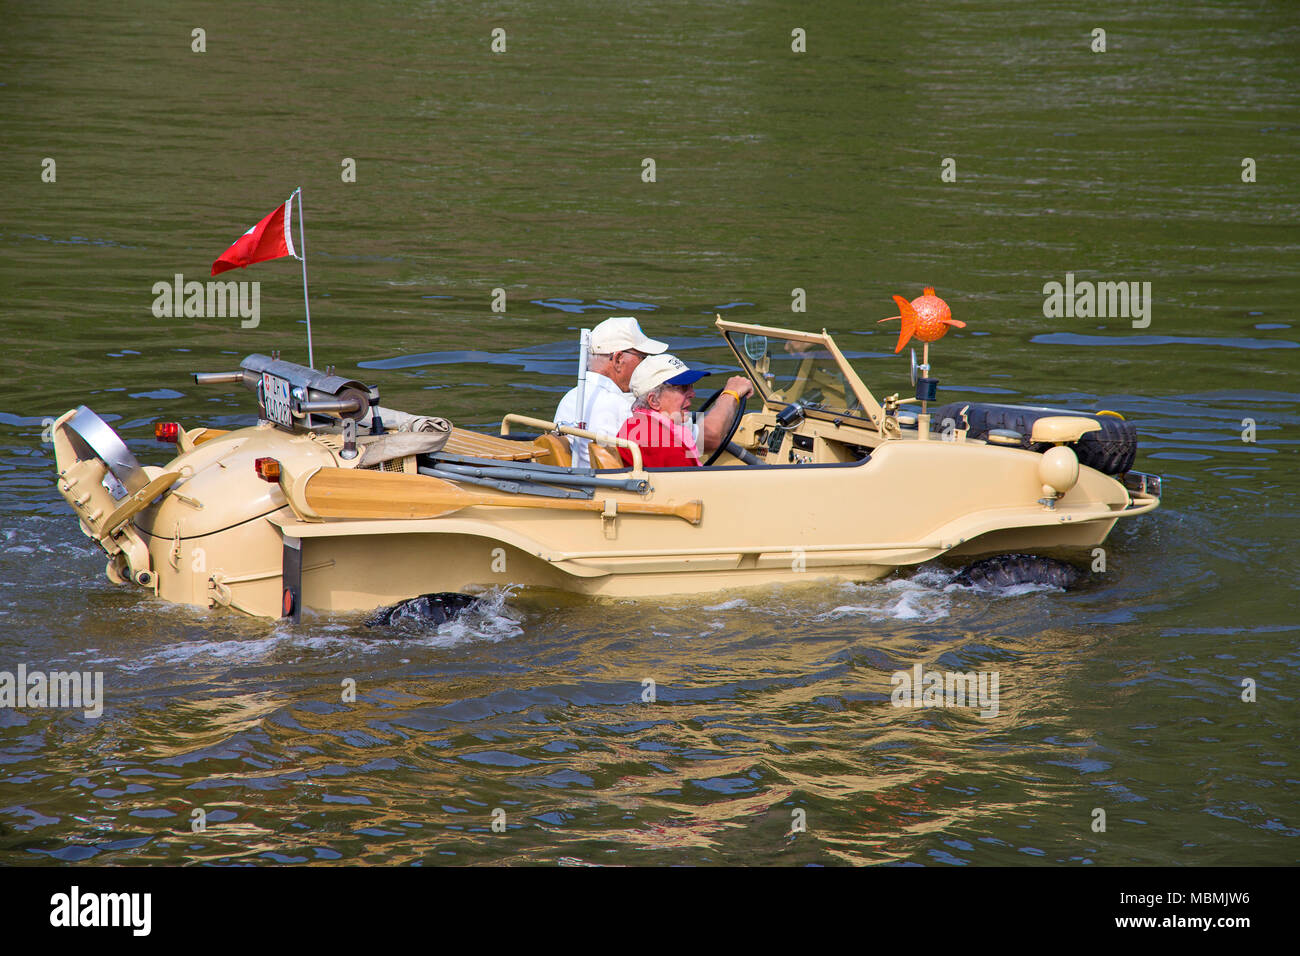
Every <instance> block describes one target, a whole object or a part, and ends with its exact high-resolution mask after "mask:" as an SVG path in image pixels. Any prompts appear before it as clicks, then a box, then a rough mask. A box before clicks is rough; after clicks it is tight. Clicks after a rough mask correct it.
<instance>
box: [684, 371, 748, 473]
mask: <svg viewBox="0 0 1300 956" xmlns="http://www.w3.org/2000/svg"><path fill="white" fill-rule="evenodd" d="M726 390H727V388H726V386H725V385H724V386H723V387H722V388H720V389H718V390H717V391H716V392H714V393H713V394H712V395H710V396H709V397H708V398H707V399H705V401H704V404H703V405H701V406H700V410H699V411H698V412H697V413H696V415H695V418H696V421H702V420H703V418H704V414H705V413H706V412H707V411H708V410H709V409H710V408H712V407H713V403H714V402H716V401H717V400H718V396H719V395H721V394H722V393H723V392H725V391H726ZM748 404H749V396H748V395H746V396H745V397H744V398H742V399H741V400H740V407H739V408H738V409H736V416H735V418H733V419H732V421H731V427H730V428H729V429H727V434H726V435H724V436H723V438H722V441H720V442H718V447H717V448H715V449H713V454H712V455H710V456H709V460H708V461H706V462H704V466H705V467H706V468H707V467H708V466H709V465H711V464H713V463H714V462H715V461H717V460H718V456H719V455H721V454H722V453H723V452H724V451H725V450H726V448H727V446H728V445H730V444H731V439H732V437H733V436H734V435H735V434H736V429H738V428H739V427H740V420H741V419H742V418H744V417H745V406H746V405H748Z"/></svg>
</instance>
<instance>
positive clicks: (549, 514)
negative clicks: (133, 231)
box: [54, 318, 1159, 617]
mask: <svg viewBox="0 0 1300 956" xmlns="http://www.w3.org/2000/svg"><path fill="white" fill-rule="evenodd" d="M717 325H718V328H719V329H720V330H721V331H722V332H723V334H724V336H725V337H726V338H727V341H728V343H729V344H730V345H731V346H732V348H733V350H735V351H736V354H737V358H738V359H740V361H741V363H742V365H743V366H745V368H746V371H748V372H749V373H750V374H751V377H754V378H755V379H756V383H757V384H758V386H759V388H758V392H757V393H756V399H760V400H761V403H760V402H758V401H756V402H755V404H757V405H758V406H759V407H756V408H753V409H751V410H749V411H748V413H747V414H746V415H745V416H744V418H743V419H742V422H741V424H740V426H739V428H738V430H737V432H736V436H735V442H736V443H737V444H739V445H741V446H744V447H746V448H748V449H751V450H753V449H757V448H764V449H766V448H767V447H768V446H769V445H770V444H771V441H772V438H771V436H772V432H773V430H774V428H775V422H776V415H777V413H778V412H779V411H781V409H782V408H784V407H785V406H786V401H787V400H793V399H794V398H796V397H798V396H796V395H795V394H794V393H795V392H796V391H806V390H807V389H809V388H814V387H817V388H820V389H822V394H823V397H825V395H827V394H831V395H834V394H838V393H837V392H836V389H837V388H842V389H843V393H842V401H841V402H840V403H839V404H843V405H846V406H849V407H852V408H853V409H854V412H853V413H851V414H850V413H837V412H836V411H834V410H830V411H827V410H824V409H819V408H817V407H816V406H814V407H811V408H809V409H807V410H806V412H805V417H804V419H803V421H802V422H800V423H798V424H797V426H796V427H794V428H792V429H791V430H790V431H789V432H788V433H786V434H784V435H783V436H781V441H780V444H779V446H778V448H777V450H776V451H775V452H773V451H770V450H769V451H767V452H766V454H767V456H768V459H769V463H770V464H771V465H772V466H770V467H753V466H745V465H743V464H741V463H740V462H739V461H737V460H736V459H735V458H733V457H731V456H730V455H729V454H724V455H723V456H722V458H721V459H720V461H719V463H718V464H717V465H715V466H713V467H708V468H689V469H654V470H650V471H645V470H643V469H641V468H640V467H634V468H630V469H623V470H622V471H619V472H608V473H606V472H601V474H612V475H614V476H616V477H623V478H625V477H631V478H644V479H646V481H647V483H648V487H647V489H646V491H645V493H644V494H637V493H636V492H633V491H627V490H622V489H607V488H597V489H595V491H594V497H593V499H592V500H593V501H594V502H595V503H596V504H595V505H593V506H592V510H588V511H578V510H572V511H563V510H557V509H553V508H550V507H530V508H524V507H512V506H509V505H504V506H503V505H500V504H491V505H486V504H484V505H478V504H473V505H470V506H468V507H461V508H460V509H459V510H456V511H454V512H452V513H449V514H446V515H444V516H440V517H403V516H401V514H400V509H397V507H396V504H394V510H393V514H392V515H391V516H387V517H376V516H370V517H348V518H324V519H322V518H320V517H318V516H317V515H316V514H315V512H314V511H313V508H312V507H311V505H310V504H309V503H308V501H307V499H306V497H305V496H304V492H303V488H304V485H305V483H306V482H307V481H308V480H309V479H310V478H311V476H312V475H314V474H315V473H316V471H317V469H321V468H324V469H350V470H353V471H360V470H362V469H366V470H380V471H383V472H388V473H392V472H399V473H402V474H406V475H410V476H411V479H410V482H408V484H410V485H411V487H413V488H416V487H417V483H419V482H421V481H429V479H424V478H422V477H419V476H417V474H416V468H417V461H418V459H417V457H416V456H415V455H401V456H398V457H393V458H389V459H387V460H384V461H381V462H378V463H375V462H367V460H366V456H364V455H362V456H358V457H356V458H353V459H351V460H349V459H347V458H345V457H344V456H343V452H342V450H343V447H344V443H343V439H342V437H341V435H340V433H339V429H338V428H337V427H335V428H332V429H323V430H317V431H315V432H300V433H297V434H294V433H291V432H289V431H287V430H285V429H284V428H281V427H279V426H277V425H274V424H271V423H270V422H267V421H260V422H259V423H258V424H257V425H255V426H252V427H248V428H242V429H238V430H234V431H230V432H213V431H211V430H208V429H204V428H195V429H191V430H188V431H182V433H181V434H180V436H179V440H178V442H177V445H178V447H177V450H178V452H179V454H178V455H177V456H176V457H175V458H174V459H173V460H172V461H170V462H169V463H168V464H167V465H165V466H164V467H162V468H158V467H150V466H144V467H143V469H142V472H143V474H142V475H137V476H136V481H135V482H134V483H135V484H136V485H138V486H139V487H136V488H131V487H129V486H128V487H127V488H126V489H125V492H124V491H123V489H121V488H118V489H116V492H117V493H114V491H110V489H109V487H106V484H112V483H113V482H112V479H111V478H110V477H109V471H110V468H109V465H108V464H107V463H106V462H105V461H104V460H102V458H101V457H99V456H97V455H96V454H95V453H94V451H93V450H92V449H88V448H87V447H86V442H85V441H84V440H81V439H79V437H78V435H77V434H74V433H73V430H72V429H71V428H70V425H69V423H70V422H71V421H72V420H73V418H74V416H75V415H76V413H77V410H73V411H70V412H68V413H67V414H65V415H64V416H62V417H61V418H59V419H58V421H57V422H56V423H55V425H54V444H55V451H56V457H57V467H58V472H59V477H58V487H59V489H60V491H61V493H62V494H63V495H64V497H65V498H66V499H67V500H68V502H69V504H70V505H71V506H72V507H73V509H74V511H75V512H76V513H77V515H78V517H79V518H80V520H81V525H82V529H83V531H85V533H86V534H87V535H88V536H90V537H91V538H93V539H95V540H96V541H97V542H99V544H100V545H101V546H102V547H103V548H104V550H105V551H106V552H107V553H108V555H109V565H108V574H109V577H110V578H112V579H113V580H115V581H120V582H134V583H135V584H137V585H138V586H141V587H143V588H145V589H147V590H148V591H151V592H153V593H154V594H156V595H158V596H159V597H161V598H163V599H165V600H167V601H172V602H176V603H181V604H189V605H195V606H198V607H229V608H232V609H235V610H238V611H242V612H245V613H247V614H251V615H257V616H262V617H279V616H282V615H283V614H284V613H285V612H286V610H291V611H294V612H297V611H299V610H300V609H301V608H302V607H306V608H310V609H313V610H315V611H317V612H352V611H361V610H369V609H373V608H375V607H378V606H382V605H389V604H393V603H395V602H397V601H400V600H403V599H406V598H410V597H413V596H416V595H419V594H425V593H429V592H437V591H465V590H472V589H475V588H482V587H494V586H495V587H501V586H507V585H521V586H525V587H536V588H558V589H562V590H565V591H570V592H576V593H579V594H585V595H592V596H601V597H630V598H650V597H660V596H664V595H675V594H692V593H706V592H717V591H723V590H731V589H735V588H740V587H769V586H771V585H780V584H789V583H806V582H810V581H815V580H817V581H867V580H872V579H876V578H880V577H882V576H884V575H887V574H889V573H890V572H892V571H893V570H895V569H897V568H898V567H900V566H904V565H916V564H919V563H921V562H925V561H929V560H931V559H933V558H937V557H939V556H941V555H945V554H952V555H978V554H988V553H998V552H1010V551H1031V552H1042V551H1059V550H1062V549H1065V550H1074V549H1083V550H1085V551H1086V550H1087V549H1091V548H1092V547H1094V546H1096V545H1098V544H1100V543H1101V542H1102V541H1104V540H1105V538H1106V536H1107V534H1108V533H1109V532H1110V530H1111V528H1112V527H1113V526H1114V524H1115V522H1116V521H1117V520H1118V519H1120V518H1122V517H1128V516H1132V515H1137V514H1142V513H1145V512H1147V511H1150V510H1152V509H1153V508H1155V507H1157V506H1158V504H1159V498H1158V497H1155V496H1154V495H1152V494H1146V493H1143V492H1142V491H1130V490H1128V489H1127V488H1126V487H1125V485H1124V484H1123V483H1121V482H1120V481H1119V480H1116V478H1114V477H1110V476H1108V475H1105V474H1102V473H1100V472H1098V471H1095V470H1093V469H1092V468H1088V467H1084V466H1080V465H1079V464H1078V462H1077V459H1076V458H1075V456H1074V453H1073V451H1071V450H1070V445H1069V443H1070V442H1071V441H1075V440H1077V439H1078V438H1079V436H1080V435H1081V434H1082V433H1084V432H1086V431H1088V430H1089V429H1090V428H1095V427H1096V425H1095V423H1094V422H1092V421H1091V420H1089V419H1086V418H1074V419H1072V418H1070V417H1068V416H1054V417H1050V418H1043V419H1040V420H1039V422H1038V423H1036V425H1035V428H1034V436H1033V437H1034V439H1035V440H1039V441H1050V442H1053V443H1054V444H1053V447H1052V448H1051V449H1050V451H1049V453H1046V454H1040V453H1038V452H1034V451H1029V450H1024V449H1022V448H1013V447H1000V446H998V445H994V444H989V443H986V442H985V441H981V440H976V439H974V438H971V437H969V436H968V435H967V434H966V433H965V432H964V431H963V430H960V429H953V428H951V423H948V425H949V427H948V428H945V429H942V430H941V429H940V428H939V427H938V425H937V423H931V422H929V421H928V416H926V415H918V416H915V417H916V419H917V423H916V427H914V428H909V427H905V426H906V425H908V424H910V423H909V422H908V414H907V412H908V410H909V408H910V405H909V403H910V402H911V401H912V400H904V402H899V401H897V399H896V396H891V397H890V399H887V400H886V402H885V403H884V404H883V405H882V404H881V403H880V402H878V401H877V400H876V398H875V397H874V396H873V395H872V394H871V392H870V391H869V390H868V389H867V387H866V386H865V384H863V383H862V381H861V380H860V379H859V378H858V376H857V375H856V373H855V372H854V371H853V369H852V367H851V366H850V365H849V363H848V362H847V360H845V359H844V357H843V355H842V354H841V353H840V351H839V349H838V348H837V347H836V345H835V343H834V342H833V341H832V340H831V337H830V336H829V335H827V334H826V333H825V332H823V333H820V334H818V333H807V332H796V331H791V330H785V329H774V328H766V327H762V326H754V325H746V324H742V323H735V322H729V321H724V320H722V319H720V318H719V319H718V322H717ZM760 338H761V339H762V340H763V343H764V347H766V345H767V343H769V342H772V341H776V342H784V343H786V345H785V346H784V348H785V350H786V352H787V353H789V354H791V355H793V356H794V357H795V358H796V359H798V360H800V361H806V362H807V363H809V364H806V365H804V366H803V373H801V374H800V375H798V376H796V377H795V381H794V382H793V383H792V384H791V385H790V386H789V387H787V388H786V390H785V391H784V392H781V391H778V390H776V389H775V381H774V380H772V379H771V378H770V377H769V373H768V372H767V366H766V365H764V364H763V363H764V359H768V358H769V356H768V355H764V356H763V358H762V359H754V358H753V357H752V356H748V357H747V356H746V354H745V351H744V348H742V347H741V345H740V344H739V343H740V342H741V341H743V342H746V343H753V342H756V341H757V340H758V339H760ZM747 347H748V346H745V348H747ZM804 354H806V355H808V356H810V357H809V358H808V359H806V360H804V359H802V358H801V356H802V355H804ZM819 380H820V381H821V385H820V386H814V384H813V383H816V382H818V381H819ZM92 414H93V413H92ZM520 424H525V425H533V426H535V427H541V428H544V429H546V430H554V429H556V428H557V426H555V425H554V423H551V422H544V421H540V420H535V419H529V418H524V417H522V416H517V415H511V416H507V418H506V420H505V421H503V423H502V434H503V435H506V434H508V433H509V432H510V430H511V426H512V425H513V426H516V431H517V430H518V429H517V426H518V425H520ZM1040 428H1041V433H1040ZM559 431H561V432H573V431H574V430H573V429H568V428H565V427H563V426H560V427H559ZM796 436H797V439H798V440H797V442H796ZM603 437H604V439H605V440H606V442H610V441H612V439H610V437H609V436H603ZM489 438H491V436H484V437H482V438H481V439H480V437H479V436H477V435H476V433H466V432H464V431H462V430H460V429H454V430H453V431H452V435H451V440H450V441H449V442H448V446H447V447H449V448H453V449H460V450H463V451H468V452H470V453H473V454H479V455H483V454H487V455H491V454H495V453H496V450H499V449H506V452H509V451H510V450H511V449H519V448H524V449H531V447H532V446H531V445H528V444H525V443H521V442H518V441H515V442H510V443H507V442H505V441H504V440H502V439H492V440H491V441H489ZM796 445H798V446H799V447H796ZM864 453H869V457H867V458H865V459H862V458H861V456H862V455H863V454H864ZM259 458H273V459H275V460H276V461H278V462H279V463H280V466H281V468H282V478H281V480H280V481H279V482H268V481H266V480H263V479H262V478H261V477H259V476H258V475H257V474H256V473H255V468H254V462H255V461H256V460H257V459H259ZM1071 462H1073V464H1071ZM728 465H730V466H731V467H728ZM335 474H338V473H335ZM343 477H344V479H345V480H350V479H347V476H343ZM363 478H364V476H362V477H359V478H357V479H356V480H357V481H358V482H362V480H363ZM1072 478H1073V480H1071V479H1072ZM106 479H107V482H106ZM146 479H147V481H146ZM463 487H464V488H465V489H466V490H467V491H468V492H470V493H472V494H477V493H479V492H481V491H483V489H482V488H475V487H473V486H470V485H465V486H463ZM694 501H698V502H700V503H701V506H702V507H701V516H700V520H699V521H698V523H691V522H689V521H687V520H682V519H681V518H680V517H675V516H672V515H667V514H631V513H627V511H626V510H622V511H620V506H623V508H624V509H626V507H627V506H628V505H629V504H631V503H634V502H642V503H649V504H652V505H653V504H680V503H683V502H694ZM386 507H387V505H386V503H385V502H384V501H382V500H381V501H379V502H377V503H376V505H375V509H377V510H375V512H374V513H375V514H383V513H385V508H386ZM295 552H296V553H295ZM291 567H292V574H293V575H294V576H295V578H297V577H300V584H298V582H297V580H295V581H294V583H295V585H296V586H297V587H298V591H297V594H296V601H297V605H296V606H295V607H293V608H287V607H286V587H287V586H288V584H289V576H290V571H289V569H290V568H291Z"/></svg>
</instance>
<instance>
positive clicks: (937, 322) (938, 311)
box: [880, 286, 966, 354]
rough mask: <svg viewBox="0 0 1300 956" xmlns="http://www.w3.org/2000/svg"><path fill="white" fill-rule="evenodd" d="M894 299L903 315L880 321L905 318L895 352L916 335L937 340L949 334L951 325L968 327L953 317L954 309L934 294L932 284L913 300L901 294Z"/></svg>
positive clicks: (930, 340)
mask: <svg viewBox="0 0 1300 956" xmlns="http://www.w3.org/2000/svg"><path fill="white" fill-rule="evenodd" d="M894 301H895V302H897V303H898V308H899V311H900V312H901V313H902V315H894V316H890V317H889V318H887V319H881V320H880V321H881V322H892V321H894V319H902V320H903V329H902V331H901V332H900V333H899V336H898V348H896V349H894V353H895V354H897V353H899V352H901V351H903V346H904V345H906V344H907V343H908V340H909V339H911V338H912V336H914V335H915V336H916V337H917V338H918V339H920V340H921V341H922V342H937V341H939V340H940V339H941V338H943V337H944V336H945V335H947V334H948V326H950V325H952V326H956V327H957V328H959V329H964V328H966V323H965V322H962V321H961V320H959V319H954V318H953V317H952V309H950V308H948V303H947V302H945V301H943V299H941V298H939V297H938V296H937V295H935V294H934V288H933V287H932V286H926V287H925V291H924V292H922V293H921V295H919V296H917V297H916V298H915V299H913V300H912V301H911V302H908V301H907V300H906V299H904V298H903V297H902V296H901V295H896V296H894Z"/></svg>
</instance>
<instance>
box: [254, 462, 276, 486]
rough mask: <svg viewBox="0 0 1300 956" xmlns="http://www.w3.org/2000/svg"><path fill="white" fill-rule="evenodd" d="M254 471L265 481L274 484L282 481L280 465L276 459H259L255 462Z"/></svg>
mask: <svg viewBox="0 0 1300 956" xmlns="http://www.w3.org/2000/svg"><path fill="white" fill-rule="evenodd" d="M253 470H254V471H256V472H257V477H259V478H261V479H262V480H263V481H269V482H272V483H274V482H277V481H279V480H280V463H279V462H278V461H276V460H275V459H274V458H258V459H257V460H256V461H254V462H253Z"/></svg>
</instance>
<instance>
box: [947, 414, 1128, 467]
mask: <svg viewBox="0 0 1300 956" xmlns="http://www.w3.org/2000/svg"><path fill="white" fill-rule="evenodd" d="M962 409H966V418H967V419H968V420H969V421H970V437H971V438H983V437H984V436H986V435H987V434H988V433H989V431H990V430H992V429H994V428H1006V429H1010V430H1011V431H1014V432H1019V433H1020V447H1021V448H1026V449H1028V450H1030V451H1037V452H1043V451H1047V449H1049V448H1051V447H1052V446H1051V445H1050V444H1049V443H1047V442H1038V443H1037V444H1035V443H1033V442H1031V441H1030V440H1029V435H1030V433H1031V432H1033V430H1034V422H1035V421H1037V420H1038V419H1040V418H1046V417H1047V416H1049V415H1073V416H1075V417H1078V418H1090V419H1092V420H1093V421H1095V422H1097V423H1099V424H1100V425H1101V431H1099V432H1089V433H1088V434H1086V435H1084V436H1083V437H1082V438H1080V439H1079V440H1078V441H1077V442H1071V447H1072V448H1073V449H1074V453H1075V454H1076V455H1078V456H1079V464H1081V465H1087V466H1088V467H1089V468H1095V469H1097V470H1098V471H1100V472H1101V473H1102V474H1104V475H1122V474H1124V473H1125V472H1127V471H1128V470H1129V469H1131V468H1132V467H1133V459H1134V458H1136V457H1137V446H1138V440H1137V429H1136V428H1134V427H1133V426H1132V425H1131V424H1129V423H1128V422H1126V421H1124V420H1123V419H1122V418H1116V417H1115V416H1114V415H1094V414H1093V413H1091V412H1075V411H1070V410H1069V409H1065V408H1040V407H1038V406H1032V405H990V404H984V403H977V402H949V403H948V404H947V405H943V406H941V407H940V408H938V409H936V410H935V411H934V413H933V415H932V416H931V418H930V427H931V428H934V429H937V430H942V429H943V427H944V426H943V421H944V419H945V418H951V419H952V420H953V422H954V423H956V425H957V426H958V427H960V426H961V420H962V418H961V412H962Z"/></svg>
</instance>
